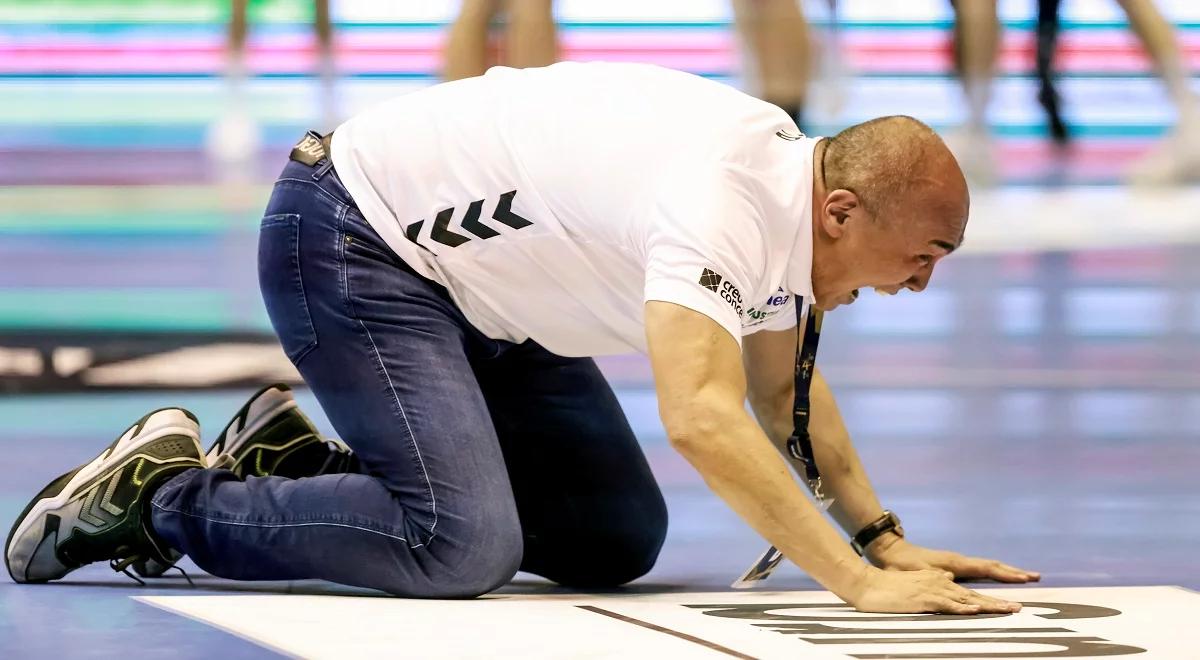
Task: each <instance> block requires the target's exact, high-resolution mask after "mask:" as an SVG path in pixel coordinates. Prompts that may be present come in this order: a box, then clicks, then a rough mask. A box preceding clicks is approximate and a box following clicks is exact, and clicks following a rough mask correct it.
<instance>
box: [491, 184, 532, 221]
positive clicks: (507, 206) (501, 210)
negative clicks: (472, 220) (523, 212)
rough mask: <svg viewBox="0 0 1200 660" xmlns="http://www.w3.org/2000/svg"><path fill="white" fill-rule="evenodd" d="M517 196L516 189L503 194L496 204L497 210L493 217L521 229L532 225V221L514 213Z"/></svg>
mask: <svg viewBox="0 0 1200 660" xmlns="http://www.w3.org/2000/svg"><path fill="white" fill-rule="evenodd" d="M516 196H517V191H515V190H510V191H508V192H506V193H504V194H503V195H500V203H499V204H497V205H496V212H495V213H493V214H492V219H493V220H497V221H499V222H503V223H504V224H506V225H508V226H509V227H512V228H513V229H520V228H522V227H528V226H529V225H532V224H533V223H532V222H530V221H528V220H526V219H525V218H522V217H521V216H519V215H517V214H516V213H513V210H512V203H513V198H514V197H516Z"/></svg>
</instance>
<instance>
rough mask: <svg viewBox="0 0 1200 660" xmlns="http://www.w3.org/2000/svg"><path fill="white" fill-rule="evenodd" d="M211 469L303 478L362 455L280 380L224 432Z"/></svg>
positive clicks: (145, 568)
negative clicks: (328, 435) (325, 434)
mask: <svg viewBox="0 0 1200 660" xmlns="http://www.w3.org/2000/svg"><path fill="white" fill-rule="evenodd" d="M205 460H206V462H207V463H208V466H209V467H211V468H224V469H227V470H230V471H232V472H233V473H234V474H236V475H237V476H238V478H241V479H245V478H246V477H270V476H278V477H287V478H289V479H299V478H302V477H315V476H318V475H321V474H340V473H344V472H351V471H353V470H354V465H355V462H356V460H357V459H356V458H355V457H354V454H353V453H351V451H350V448H349V447H347V446H346V445H344V444H342V443H341V442H339V441H337V440H328V439H325V438H322V437H321V435H320V433H319V432H318V431H317V428H316V427H315V426H314V425H313V423H312V421H311V420H309V418H308V417H307V416H306V415H305V414H304V413H303V412H301V411H300V408H299V406H298V405H297V404H296V399H295V398H293V397H292V390H291V388H290V387H288V386H287V385H284V384H282V383H278V384H275V385H270V386H267V387H264V388H262V389H261V390H259V391H258V392H256V393H255V394H254V396H252V397H250V400H249V401H247V402H246V404H245V405H244V406H242V409H241V410H239V411H238V412H237V414H236V415H234V416H233V419H232V420H231V421H230V422H229V424H228V425H227V426H226V427H225V430H223V431H221V435H220V436H218V437H217V441H216V442H214V443H213V445H212V447H210V448H209V450H208V454H207V456H206V458H205ZM170 568H171V564H169V563H162V562H159V561H155V560H152V559H151V560H147V561H144V562H137V563H135V564H133V570H134V572H136V573H137V574H138V575H140V576H142V577H159V576H161V575H162V574H163V573H165V572H166V571H167V570H169V569H170Z"/></svg>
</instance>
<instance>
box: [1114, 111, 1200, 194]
mask: <svg viewBox="0 0 1200 660" xmlns="http://www.w3.org/2000/svg"><path fill="white" fill-rule="evenodd" d="M1126 179H1127V181H1128V182H1129V183H1131V184H1134V185H1137V186H1171V185H1183V184H1190V183H1196V182H1200V120H1193V121H1186V122H1181V123H1180V125H1179V126H1176V127H1175V129H1174V130H1172V131H1171V133H1170V134H1168V135H1167V136H1166V137H1165V138H1164V139H1162V140H1161V141H1160V142H1159V143H1158V144H1157V145H1155V146H1154V147H1153V148H1152V149H1151V150H1150V151H1149V153H1147V154H1146V155H1145V156H1143V157H1141V158H1140V159H1138V160H1137V161H1135V162H1134V164H1133V165H1132V166H1131V167H1130V168H1129V169H1128V171H1127V172H1126Z"/></svg>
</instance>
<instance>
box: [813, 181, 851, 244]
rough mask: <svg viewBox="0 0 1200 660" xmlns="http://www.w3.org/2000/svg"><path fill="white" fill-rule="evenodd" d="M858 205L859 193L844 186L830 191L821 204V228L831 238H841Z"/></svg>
mask: <svg viewBox="0 0 1200 660" xmlns="http://www.w3.org/2000/svg"><path fill="white" fill-rule="evenodd" d="M858 207H859V203H858V195H856V194H854V193H853V192H851V191H849V190H845V189H842V188H839V189H837V190H834V191H832V192H830V193H829V195H827V196H826V197H825V204H823V205H822V206H821V217H820V218H819V219H818V221H819V222H820V223H821V229H822V230H824V232H825V233H826V234H828V235H829V237H830V238H841V236H842V234H843V233H844V232H845V231H846V222H847V221H848V220H849V219H850V212H851V211H853V210H854V209H857V208H858Z"/></svg>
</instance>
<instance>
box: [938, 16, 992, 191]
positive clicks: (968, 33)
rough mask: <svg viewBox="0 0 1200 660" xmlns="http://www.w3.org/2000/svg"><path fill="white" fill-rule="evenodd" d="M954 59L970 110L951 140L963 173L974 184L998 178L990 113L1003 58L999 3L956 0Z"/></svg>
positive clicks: (949, 140) (986, 182) (949, 141)
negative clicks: (998, 64)
mask: <svg viewBox="0 0 1200 660" xmlns="http://www.w3.org/2000/svg"><path fill="white" fill-rule="evenodd" d="M951 4H953V5H954V14H955V21H954V59H955V66H956V68H957V69H958V75H959V80H960V81H961V82H962V87H963V97H964V99H965V101H966V106H967V117H966V122H965V124H964V125H963V127H962V128H961V129H960V131H959V132H958V133H957V134H955V135H951V136H949V137H948V139H947V142H948V143H949V144H950V146H951V148H953V149H954V152H955V155H956V156H957V157H958V160H959V164H960V165H961V166H962V168H963V172H965V173H966V175H967V177H968V178H970V179H971V180H972V181H973V182H974V183H977V184H990V183H992V182H993V181H994V180H995V178H996V163H995V154H994V148H993V144H992V136H991V130H990V129H989V127H988V119H987V111H988V105H989V104H990V103H991V98H992V81H993V79H994V78H995V75H996V60H997V58H998V57H999V54H1000V35H1001V27H1000V19H999V17H998V15H997V13H996V0H952V2H951Z"/></svg>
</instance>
